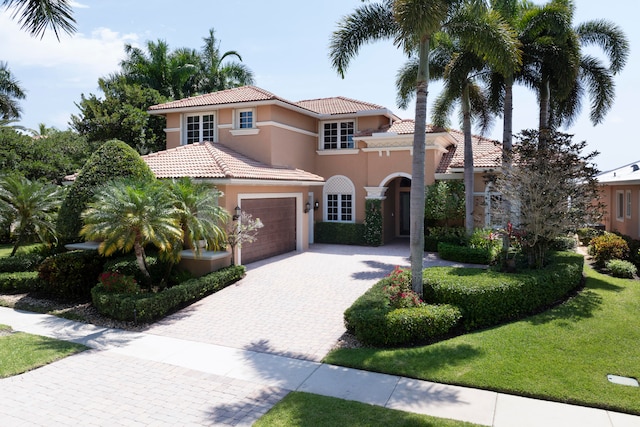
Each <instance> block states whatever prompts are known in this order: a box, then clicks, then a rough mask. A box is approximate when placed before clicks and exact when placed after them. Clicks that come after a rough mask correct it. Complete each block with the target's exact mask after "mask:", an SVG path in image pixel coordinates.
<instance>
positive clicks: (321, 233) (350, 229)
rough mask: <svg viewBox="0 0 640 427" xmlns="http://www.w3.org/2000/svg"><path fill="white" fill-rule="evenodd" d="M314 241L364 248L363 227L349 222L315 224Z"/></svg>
mask: <svg viewBox="0 0 640 427" xmlns="http://www.w3.org/2000/svg"><path fill="white" fill-rule="evenodd" d="M314 234H315V235H314V240H315V241H316V242H317V243H336V244H340V245H360V246H366V245H367V241H366V240H365V226H364V224H357V223H351V222H316V224H315V227H314Z"/></svg>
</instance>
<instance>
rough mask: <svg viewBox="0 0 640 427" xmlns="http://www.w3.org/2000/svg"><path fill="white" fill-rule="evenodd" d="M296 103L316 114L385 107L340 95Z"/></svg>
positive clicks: (382, 108) (343, 112) (381, 108)
mask: <svg viewBox="0 0 640 427" xmlns="http://www.w3.org/2000/svg"><path fill="white" fill-rule="evenodd" d="M296 105H298V106H300V107H302V108H306V109H307V110H311V111H314V112H316V113H318V114H329V115H336V114H354V113H358V112H360V111H371V110H385V107H382V106H380V105H376V104H371V103H368V102H363V101H357V100H355V99H349V98H345V97H342V96H337V97H333V98H319V99H308V100H305V101H300V102H296Z"/></svg>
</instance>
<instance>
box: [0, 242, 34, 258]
mask: <svg viewBox="0 0 640 427" xmlns="http://www.w3.org/2000/svg"><path fill="white" fill-rule="evenodd" d="M38 246H40V243H35V244H32V245H24V246H20V247H19V248H18V253H24V252H28V251H29V250H30V249H32V248H36V247H38ZM12 250H13V245H12V244H8V243H4V244H0V258H4V257H8V256H9V255H11V251H12Z"/></svg>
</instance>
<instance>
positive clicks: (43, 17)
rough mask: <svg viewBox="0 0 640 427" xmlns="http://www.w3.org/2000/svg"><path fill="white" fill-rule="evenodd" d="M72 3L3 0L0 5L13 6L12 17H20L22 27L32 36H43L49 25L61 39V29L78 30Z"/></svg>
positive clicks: (19, 21) (56, 0)
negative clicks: (59, 32)
mask: <svg viewBox="0 0 640 427" xmlns="http://www.w3.org/2000/svg"><path fill="white" fill-rule="evenodd" d="M70 3H71V2H69V1H67V0H2V2H1V3H0V6H4V7H7V8H9V9H12V8H13V14H12V15H11V18H12V19H15V18H18V23H20V24H22V29H23V30H27V31H28V32H29V33H31V35H32V36H35V37H37V36H40V38H42V37H43V36H44V32H45V30H46V29H47V27H51V29H52V30H53V32H54V33H55V35H56V38H57V39H58V40H60V36H59V34H58V31H59V30H63V31H64V32H65V33H67V34H73V33H75V31H76V27H75V25H74V24H75V23H76V21H75V19H73V10H72V9H71V5H70ZM18 16H19V17H18Z"/></svg>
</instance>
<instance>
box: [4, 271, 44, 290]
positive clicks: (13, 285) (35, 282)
mask: <svg viewBox="0 0 640 427" xmlns="http://www.w3.org/2000/svg"><path fill="white" fill-rule="evenodd" d="M41 288H42V280H41V279H40V277H38V272H37V271H19V272H13V273H0V292H5V293H23V292H31V291H35V290H38V289H41Z"/></svg>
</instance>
